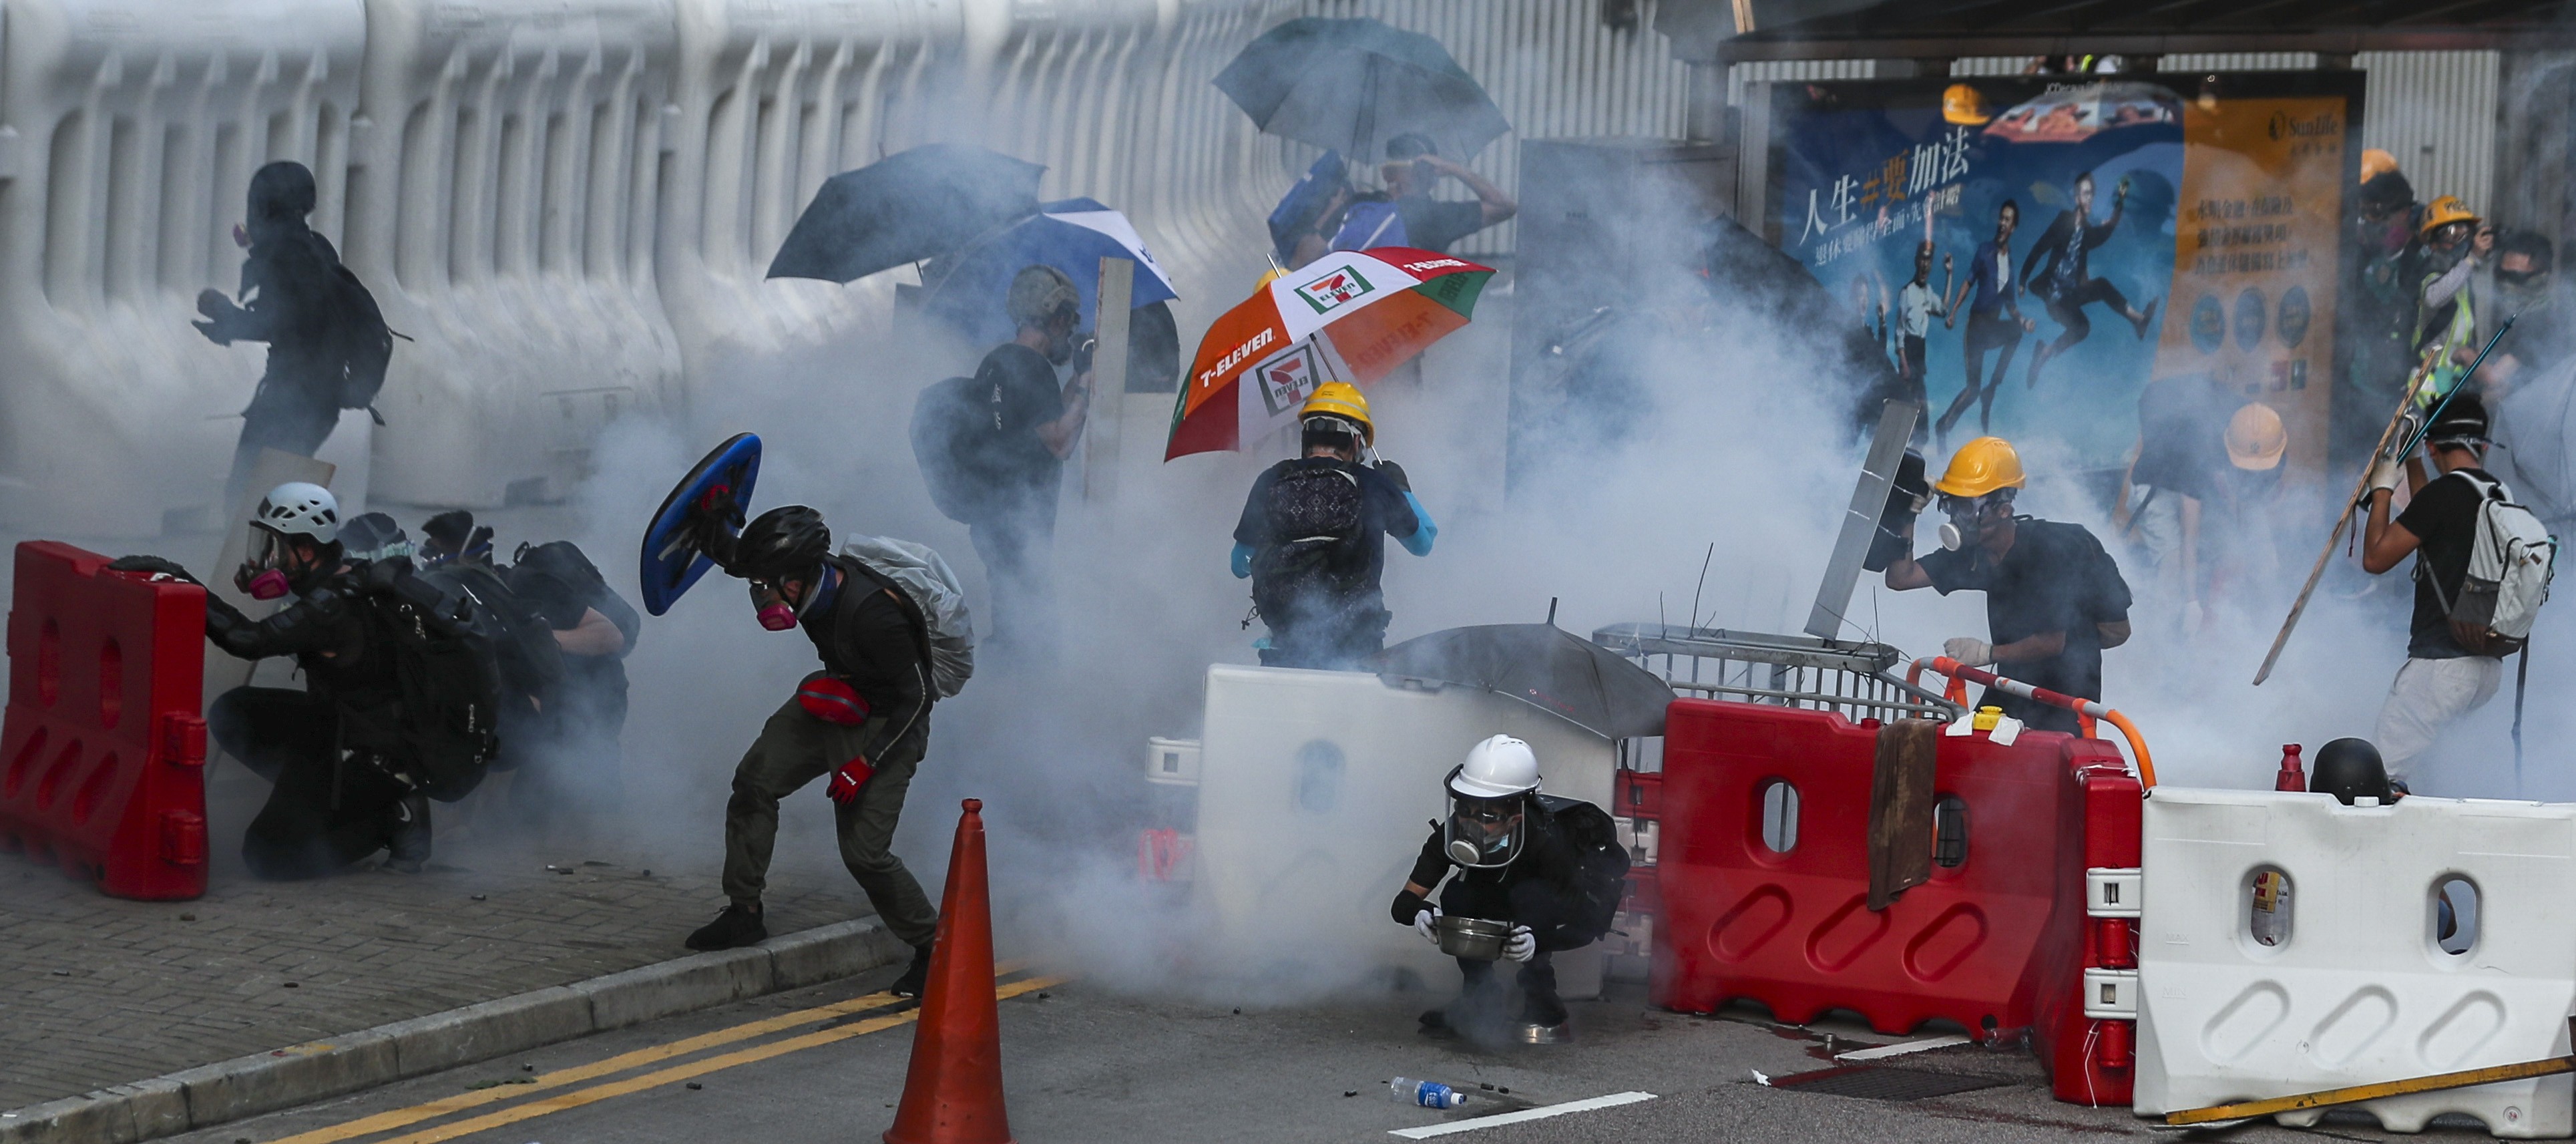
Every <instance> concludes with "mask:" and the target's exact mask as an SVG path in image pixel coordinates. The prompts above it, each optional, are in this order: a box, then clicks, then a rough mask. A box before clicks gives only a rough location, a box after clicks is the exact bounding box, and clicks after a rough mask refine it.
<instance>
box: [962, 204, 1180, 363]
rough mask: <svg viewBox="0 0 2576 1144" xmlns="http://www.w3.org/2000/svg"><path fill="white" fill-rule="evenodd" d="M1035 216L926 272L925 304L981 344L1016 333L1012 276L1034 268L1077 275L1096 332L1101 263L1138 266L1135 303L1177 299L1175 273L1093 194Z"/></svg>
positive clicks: (1088, 322) (1087, 319)
mask: <svg viewBox="0 0 2576 1144" xmlns="http://www.w3.org/2000/svg"><path fill="white" fill-rule="evenodd" d="M1038 212H1039V213H1037V214H1035V215H1032V216H1030V217H1029V218H1027V219H1024V220H1022V221H1020V222H1018V223H1016V224H1013V225H1011V226H1009V227H1006V228H1004V229H1002V230H999V231H996V232H994V233H993V234H991V235H989V236H986V237H985V238H983V239H981V240H979V241H977V242H975V243H973V244H972V245H970V246H968V247H966V248H965V249H963V250H960V251H958V252H956V253H955V254H953V255H947V256H943V257H941V258H939V259H938V260H936V261H934V262H932V263H931V264H930V265H928V266H926V267H924V268H923V270H922V294H923V297H922V308H923V310H925V311H927V312H928V313H930V314H932V315H935V316H937V317H939V318H940V319H941V320H943V321H945V322H947V323H948V324H949V325H951V326H954V327H955V328H956V329H957V330H958V332H960V333H962V334H965V335H966V336H967V337H968V338H969V339H970V340H972V341H975V342H978V343H986V342H999V341H1003V340H1006V339H1008V338H1010V337H1011V335H1012V334H1014V333H1015V332H1017V331H1016V330H1014V329H1013V328H1012V324H1011V319H1010V316H1009V315H1008V314H1007V313H1005V312H1004V309H1003V303H1004V302H1005V300H1006V299H1008V297H1009V296H1010V292H1011V279H1012V278H1013V277H1014V276H1016V275H1018V274H1019V272H1020V271H1021V269H1023V268H1025V267H1029V266H1052V267H1055V268H1056V269H1058V270H1061V271H1063V272H1064V274H1065V277H1067V278H1071V279H1073V286H1074V289H1075V290H1076V291H1078V292H1080V293H1081V295H1082V326H1083V328H1085V329H1097V328H1098V318H1099V313H1100V298H1099V294H1100V260H1101V259H1103V258H1125V259H1129V260H1132V261H1134V262H1135V263H1136V286H1135V292H1134V294H1133V295H1131V297H1130V299H1129V304H1130V305H1131V306H1150V305H1153V304H1154V303H1156V302H1168V301H1171V300H1172V299H1174V298H1176V297H1179V294H1177V293H1176V292H1174V291H1173V289H1172V282H1171V276H1170V275H1169V274H1167V273H1165V272H1164V270H1163V267H1162V264H1161V263H1158V262H1156V261H1154V256H1153V255H1152V254H1151V253H1149V252H1148V251H1146V249H1145V241H1144V240H1143V239H1142V238H1139V237H1137V235H1136V228H1135V227H1134V226H1133V225H1131V224H1130V223H1129V222H1128V221H1127V216H1125V215H1122V214H1120V213H1118V212H1117V211H1114V210H1111V209H1109V208H1108V207H1105V206H1102V205H1101V204H1100V203H1098V202H1096V201H1094V200H1091V199H1063V200H1060V201H1057V202H1051V203H1047V204H1044V205H1043V206H1040V207H1039V208H1038Z"/></svg>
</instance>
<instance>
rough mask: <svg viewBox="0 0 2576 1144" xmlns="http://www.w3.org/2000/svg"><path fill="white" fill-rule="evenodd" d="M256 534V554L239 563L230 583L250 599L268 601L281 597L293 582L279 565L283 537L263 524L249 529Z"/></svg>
mask: <svg viewBox="0 0 2576 1144" xmlns="http://www.w3.org/2000/svg"><path fill="white" fill-rule="evenodd" d="M251 532H252V533H253V534H255V535H256V536H258V538H259V545H260V548H259V554H258V555H256V556H254V557H252V558H251V559H250V561H249V562H248V563H245V564H243V565H242V569H241V571H240V572H238V573H236V574H235V575H234V576H233V586H235V587H237V588H240V589H241V590H242V591H243V592H244V593H247V594H248V595H249V596H250V598H251V599H254V600H260V601H268V600H278V599H284V598H285V596H286V594H287V593H288V592H291V591H294V590H295V585H294V583H293V582H292V581H290V580H288V579H287V576H286V570H285V569H283V568H280V567H278V565H280V564H282V563H284V562H285V560H286V555H287V553H286V538H285V537H283V536H279V535H278V534H276V533H274V532H271V531H269V530H268V529H265V528H254V529H252V530H251Z"/></svg>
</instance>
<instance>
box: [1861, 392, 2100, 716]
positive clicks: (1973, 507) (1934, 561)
mask: <svg viewBox="0 0 2576 1144" xmlns="http://www.w3.org/2000/svg"><path fill="white" fill-rule="evenodd" d="M2024 483H2025V481H2024V478H2023V476H2022V471H2021V458H2020V457H2019V456H2018V455H2017V454H2015V453H2014V452H2013V449H2012V446H2011V445H2010V444H2008V443H2006V442H2005V441H2004V440H2003V439H2002V438H2000V437H1979V438H1977V439H1976V440H1974V441H1970V442H1968V443H1967V444H1965V445H1962V446H1960V447H1959V452H1958V453H1957V454H1956V455H1955V456H1953V457H1952V458H1951V460H1950V468H1949V471H1947V472H1945V473H1943V474H1942V475H1941V479H1940V481H1939V482H1937V483H1935V484H1934V485H1933V488H1934V490H1935V491H1936V492H1938V493H1939V494H1940V498H1941V508H1942V511H1944V512H1946V513H1948V514H1949V516H1950V523H1949V524H1948V525H1947V526H1945V527H1944V529H1943V535H1942V549H1941V551H1938V552H1934V553H1931V554H1930V555H1927V556H1924V557H1922V558H1920V559H1919V560H1918V559H1917V558H1915V557H1913V556H1911V555H1907V556H1900V557H1898V558H1896V560H1895V561H1893V562H1891V563H1890V564H1888V566H1887V586H1888V587H1890V588H1893V589H1895V590H1897V591H1900V592H1905V591H1911V590H1913V589H1916V588H1931V589H1934V590H1936V591H1938V592H1940V593H1941V594H1942V595H1944V596H1947V595H1949V594H1950V593H1952V592H1957V591H1961V590H1968V591H1979V592H1984V593H1985V594H1986V626H1987V629H1988V630H1987V637H1988V638H1987V639H1983V640H1980V639H1976V638H1973V637H1961V638H1958V639H1953V640H1950V641H1948V642H1947V643H1946V644H1944V645H1943V648H1942V650H1943V652H1944V653H1945V654H1947V655H1948V656H1949V657H1950V658H1951V659H1954V660H1957V661H1959V662H1960V663H1961V664H1964V665H1966V666H1968V667H1985V666H1987V665H1989V664H1993V665H1996V673H1997V674H2000V675H2003V676H2006V677H2008V678H2011V679H2017V680H2020V681H2021V682H2023V683H2027V684H2030V685H2031V686H2033V687H2039V688H2045V689H2047V690H2049V691H2054V692H2057V693H2058V694H2060V695H2072V696H2075V697H2076V698H2079V699H2092V700H2097V701H2098V700H2100V699H2101V698H2102V652H2103V651H2104V650H2105V649H2107V648H2115V647H2118V646H2120V645H2121V644H2123V643H2126V642H2127V641H2128V638H2129V585H2128V583H2127V582H2126V581H2124V580H2122V579H2121V578H2120V569H2119V566H2118V565H2116V564H2114V563H2113V562H2112V560H2111V554H2110V553H2108V552H2105V551H2103V550H2102V542H2101V541H2099V540H2097V539H2094V536H2093V534H2092V533H2091V532H2088V531H2086V530H2085V529H2084V527H2083V526H2082V525H2077V524H2066V523H2062V522H2058V521H2047V520H2039V519H2035V518H2033V517H2027V516H2015V515H2013V511H2012V507H2013V499H2014V495H2015V494H2016V493H2017V492H2018V491H2019V490H2020V489H2021V488H2022V486H2023V484H2024ZM1912 532H1913V528H1912V526H1911V525H1908V526H1907V528H1906V533H1907V535H1908V536H1909V538H1910V536H1911V534H1912ZM1909 547H1910V544H1909ZM1978 703H1979V704H1980V705H1989V704H1990V705H1993V706H1996V707H2000V708H2002V709H2003V712H2004V714H2006V715H2009V716H2011V717H2013V718H2015V719H2018V720H2020V721H2021V722H2022V723H2024V724H2026V725H2028V726H2030V727H2032V728H2033V729H2036V730H2042V731H2069V732H2074V731H2079V730H2080V729H2081V726H2082V725H2081V724H2080V723H2079V722H2078V720H2077V717H2076V714H2075V712H2072V711H2069V710H2067V709H2065V708H2063V707H2054V706H2050V705H2047V704H2042V703H2037V702H2033V701H2031V700H2028V699H2023V698H2020V697H2018V696H2014V695H2009V694H2006V693H2004V692H2002V691H2000V690H1994V689H1989V690H1988V691H1987V692H1986V693H1985V695H1984V697H1983V698H1981V699H1979V700H1978Z"/></svg>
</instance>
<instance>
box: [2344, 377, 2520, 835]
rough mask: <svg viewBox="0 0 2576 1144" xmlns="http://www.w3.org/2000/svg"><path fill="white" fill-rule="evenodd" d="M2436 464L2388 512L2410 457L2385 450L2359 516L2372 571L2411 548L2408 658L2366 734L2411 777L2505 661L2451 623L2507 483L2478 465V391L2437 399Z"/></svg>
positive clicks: (2430, 435) (2392, 765)
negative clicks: (2489, 509) (2481, 525)
mask: <svg viewBox="0 0 2576 1144" xmlns="http://www.w3.org/2000/svg"><path fill="white" fill-rule="evenodd" d="M2425 444H2426V447H2427V448H2428V449H2429V450H2430V452H2431V455H2432V460H2433V463H2434V465H2435V466H2436V467H2438V468H2439V469H2440V470H2441V472H2440V475H2439V476H2437V477H2435V478H2434V479H2433V480H2431V481H2428V482H2425V483H2424V484H2423V485H2422V486H2421V487H2419V488H2417V489H2416V490H2415V492H2414V498H2413V499H2412V500H2411V501H2409V502H2408V503H2407V505H2406V511H2405V512H2404V513H2402V514H2399V515H2398V516H2397V518H2396V519H2394V520H2391V519H2389V503H2390V501H2391V500H2392V499H2394V497H2395V496H2396V490H2397V483H2398V481H2399V480H2401V479H2403V477H2402V474H2403V473H2404V472H2405V471H2406V469H2408V468H2411V466H2403V465H2400V464H2399V462H2398V460H2397V459H2396V458H2395V457H2392V456H2388V455H2385V454H2383V455H2382V456H2381V457H2380V459H2379V461H2378V462H2377V463H2376V464H2375V465H2374V466H2373V467H2372V469H2371V473H2370V493H2369V496H2370V515H2369V517H2368V519H2367V521H2366V522H2365V523H2364V524H2363V526H2362V553H2361V566H2362V570H2363V571H2366V572H2369V573H2370V574H2371V575H2373V576H2377V575H2380V574H2382V573H2385V572H2387V571H2388V570H2389V569H2391V568H2395V567H2397V564H2398V562H2399V561H2401V560H2404V559H2405V558H2407V557H2408V556H2410V555H2411V556H2413V557H2414V558H2415V612H2414V618H2413V620H2412V622H2411V623H2410V624H2409V625H2408V627H2407V637H2406V663H2405V665H2404V666H2402V667H2399V668H2398V669H2397V678H2396V679H2395V680H2394V681H2393V682H2391V683H2390V684H2389V687H2388V698H2387V699H2386V701H2384V702H2383V703H2381V705H2380V708H2379V728H2378V730H2377V731H2376V732H2375V733H2374V734H2373V735H2372V736H2371V738H2372V740H2373V741H2374V742H2376V743H2377V744H2378V745H2379V751H2380V755H2381V756H2382V757H2383V758H2384V759H2385V760H2386V761H2387V764H2388V774H2389V777H2390V778H2392V779H2394V780H2396V781H2397V782H2399V783H2401V784H2406V783H2410V782H2411V781H2412V780H2413V779H2414V778H2416V777H2419V776H2416V775H2415V774H2414V764H2415V762H2416V760H2418V759H2420V758H2422V757H2423V755H2424V752H2426V751H2428V750H2431V749H2432V747H2433V743H2434V741H2435V740H2437V739H2439V738H2440V737H2441V734H2442V731H2443V729H2444V728H2446V727H2448V726H2450V725H2451V724H2453V723H2456V722H2458V721H2459V720H2460V719H2461V717H2463V716H2466V715H2467V714H2469V713H2470V712H2472V711H2475V710H2477V709H2478V708H2480V707H2484V706H2486V704H2487V701H2488V700H2490V699H2493V698H2495V693H2496V687H2497V685H2498V684H2499V683H2500V682H2502V680H2503V678H2504V661H2503V660H2502V659H2501V658H2498V657H2497V656H2496V655H2494V654H2487V653H2485V650H2484V649H2479V650H2476V651H2473V650H2471V649H2469V648H2466V647H2463V646H2462V645H2461V643H2460V641H2459V639H2458V637H2457V635H2456V633H2455V632H2454V631H2453V629H2452V625H2451V608H2450V604H2449V601H2453V600H2457V599H2459V597H2460V592H2461V589H2462V587H2463V584H2464V582H2465V580H2466V579H2467V577H2468V570H2469V556H2470V553H2471V552H2472V551H2473V550H2474V548H2475V546H2476V544H2477V538H2478V516H2479V504H2480V502H2482V501H2485V500H2488V499H2489V498H2491V497H2498V496H2503V495H2505V494H2504V490H2503V486H2502V485H2501V484H2499V483H2498V482H2497V481H2496V479H2495V478H2494V477H2491V476H2489V475H2487V472H2486V470H2484V469H2483V468H2480V467H2479V465H2480V462H2481V461H2483V460H2484V459H2485V456H2486V448H2487V444H2488V441H2487V412H2486V405H2485V403H2484V402H2482V401H2480V400H2479V399H2478V396H2477V394H2475V393H2461V394H2459V395H2457V396H2455V397H2453V398H2452V399H2451V401H2450V403H2449V404H2448V405H2447V406H2444V407H2443V408H2442V412H2441V416H2440V417H2438V418H2437V419H2435V420H2434V422H2433V423H2432V426H2431V428H2430V429H2429V430H2427V431H2426V434H2425Z"/></svg>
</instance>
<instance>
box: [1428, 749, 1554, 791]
mask: <svg viewBox="0 0 2576 1144" xmlns="http://www.w3.org/2000/svg"><path fill="white" fill-rule="evenodd" d="M1449 789H1450V790H1451V791H1453V792H1455V793H1458V794H1462V795H1466V796H1467V797H1469V798H1502V797H1505V796H1507V795H1515V794H1522V793H1525V792H1528V791H1533V790H1537V789H1538V755H1537V754H1535V753H1533V752H1532V751H1531V750H1530V745H1529V744H1527V743H1524V742H1522V741H1520V740H1518V739H1515V738H1513V737H1511V736H1509V735H1496V736H1494V737H1493V738H1490V739H1487V740H1485V741H1484V742H1481V743H1478V744H1476V745H1475V746H1473V747H1470V748H1468V749H1467V761H1466V763H1464V764H1463V765H1461V766H1460V767H1459V768H1458V769H1457V770H1455V771H1452V772H1450V775H1449Z"/></svg>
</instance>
